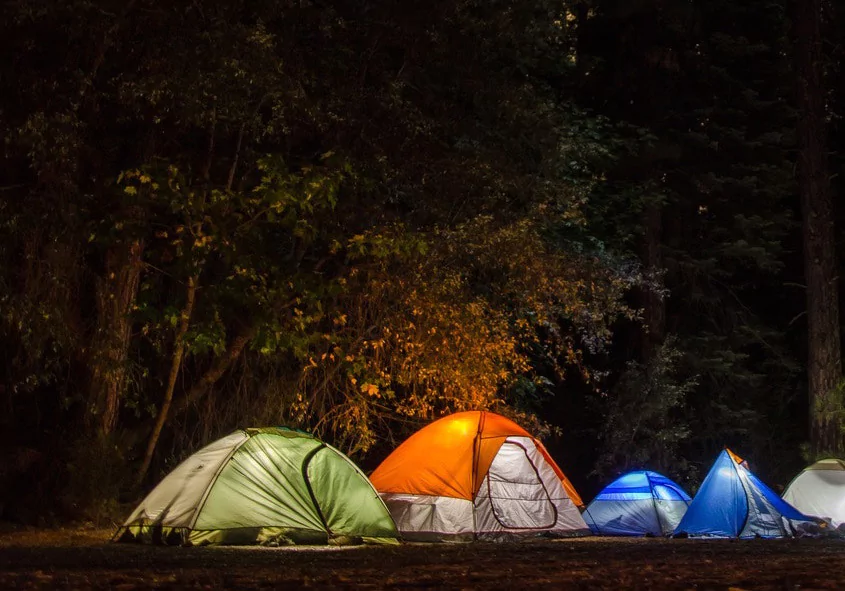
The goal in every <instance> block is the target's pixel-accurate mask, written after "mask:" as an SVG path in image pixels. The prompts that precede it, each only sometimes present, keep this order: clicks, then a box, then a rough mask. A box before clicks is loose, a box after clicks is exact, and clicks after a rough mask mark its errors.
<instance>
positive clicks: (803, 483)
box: [783, 458, 845, 527]
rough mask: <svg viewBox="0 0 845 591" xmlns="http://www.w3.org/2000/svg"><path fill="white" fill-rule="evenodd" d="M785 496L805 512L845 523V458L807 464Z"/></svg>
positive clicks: (836, 523) (835, 523) (790, 502)
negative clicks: (843, 459)
mask: <svg viewBox="0 0 845 591" xmlns="http://www.w3.org/2000/svg"><path fill="white" fill-rule="evenodd" d="M783 498H784V500H785V501H786V502H787V503H789V504H791V505H792V506H793V507H795V508H796V509H798V510H799V511H801V512H802V513H805V514H806V515H812V516H814V517H821V518H823V519H827V520H829V521H830V523H831V525H833V527H839V525H841V524H843V523H845V461H842V460H837V459H834V458H830V459H827V460H820V461H818V462H816V463H815V464H813V465H812V466H808V467H807V468H805V469H804V470H803V471H802V472H801V474H799V475H798V476H796V477H795V478H794V479H793V480H792V482H791V483H789V486H788V487H786V491H785V492H784V493H783Z"/></svg>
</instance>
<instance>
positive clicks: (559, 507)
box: [371, 411, 589, 541]
mask: <svg viewBox="0 0 845 591" xmlns="http://www.w3.org/2000/svg"><path fill="white" fill-rule="evenodd" d="M371 480H372V482H373V485H374V486H375V487H376V489H377V490H378V491H379V493H380V494H381V496H382V498H383V499H384V501H385V503H386V504H387V506H388V508H389V509H390V512H391V514H392V515H393V518H394V520H395V521H396V525H397V527H398V528H399V531H400V533H401V535H402V537H403V538H405V539H408V540H429V541H433V540H446V539H450V540H458V539H462V540H472V539H478V538H491V537H501V536H508V535H520V534H522V535H524V534H538V533H550V534H557V535H567V534H568V535H572V534H585V533H588V532H589V530H588V528H587V525H586V523H584V520H583V519H582V517H581V514H580V512H579V507H580V506H581V505H582V503H581V498H580V497H579V496H578V493H577V492H575V488H574V487H573V486H572V484H571V483H570V482H569V480H567V478H566V476H565V475H564V474H563V472H562V471H561V469H560V468H559V467H558V466H557V464H555V462H554V460H552V458H551V456H549V454H548V452H547V451H546V449H545V447H543V444H542V443H540V442H539V441H538V440H537V439H535V438H534V437H532V436H531V435H530V434H529V433H528V432H527V431H525V430H524V429H523V428H522V427H520V426H519V425H517V424H516V423H514V422H513V421H511V420H509V419H506V418H505V417H502V416H499V415H497V414H495V413H492V412H484V411H468V412H461V413H456V414H453V415H450V416H447V417H444V418H442V419H440V420H438V421H435V422H434V423H431V424H430V425H428V426H426V427H424V428H423V429H421V430H419V431H418V432H416V433H415V434H414V435H412V436H411V437H410V438H408V439H407V440H406V441H405V442H404V443H402V445H400V446H399V447H398V448H397V449H396V450H395V451H394V452H393V453H392V454H390V455H389V456H388V457H387V458H386V459H385V460H384V462H382V464H381V465H380V466H379V467H378V468H377V469H376V470H375V472H373V474H372V476H371Z"/></svg>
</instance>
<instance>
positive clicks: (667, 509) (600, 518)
mask: <svg viewBox="0 0 845 591" xmlns="http://www.w3.org/2000/svg"><path fill="white" fill-rule="evenodd" d="M689 504H690V497H689V495H688V494H687V493H686V492H685V491H684V489H683V488H681V486H680V485H679V484H677V483H676V482H674V481H672V480H670V479H669V478H666V477H665V476H663V475H662V474H658V473H657V472H650V471H646V470H640V471H636V472H628V473H627V474H623V475H622V476H620V477H619V478H617V479H616V480H614V481H613V482H611V483H610V484H608V485H607V486H606V487H604V489H602V491H601V492H600V493H599V494H598V496H596V498H595V499H593V501H592V502H591V503H590V504H589V505H588V506H587V509H586V511H584V520H585V521H586V522H587V525H588V526H589V527H590V531H592V532H593V533H594V534H598V535H603V536H668V535H671V534H672V532H673V531H675V527H677V525H678V523H679V522H680V521H681V518H682V517H683V516H684V513H686V511H687V507H688V506H689Z"/></svg>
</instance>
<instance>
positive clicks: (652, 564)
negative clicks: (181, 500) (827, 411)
mask: <svg viewBox="0 0 845 591" xmlns="http://www.w3.org/2000/svg"><path fill="white" fill-rule="evenodd" d="M110 534H111V531H108V532H106V531H102V530H94V531H81V530H50V531H48V530H30V531H13V532H8V531H7V532H0V588H3V589H18V590H24V589H79V588H91V589H121V590H126V591H129V590H132V589H151V588H169V589H173V588H191V589H224V588H225V589H268V588H282V587H287V586H291V587H292V588H301V589H349V588H364V589H380V588H387V589H423V588H441V589H473V588H487V589H514V588H517V589H518V588H523V589H527V588H531V589H533V588H549V589H562V588H565V589H729V588H734V589H770V590H775V589H777V590H785V589H790V590H792V589H802V590H806V589H842V588H845V569H843V568H841V567H842V565H843V564H845V541H843V540H831V539H828V540H812V539H800V540H665V539H635V538H614V539H611V538H578V539H566V540H554V541H536V542H525V543H500V544H496V543H475V544H413V545H409V544H406V545H402V546H392V547H374V546H366V547H345V548H329V547H321V548H312V547H295V548H262V547H254V546H253V547H226V546H221V547H204V548H196V547H195V548H183V547H158V546H145V545H134V544H109V543H107V539H108V536H109V535H110Z"/></svg>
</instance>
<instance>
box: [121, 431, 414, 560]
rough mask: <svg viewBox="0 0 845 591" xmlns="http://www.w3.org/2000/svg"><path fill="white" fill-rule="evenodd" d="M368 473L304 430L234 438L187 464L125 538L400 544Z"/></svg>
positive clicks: (142, 510)
mask: <svg viewBox="0 0 845 591" xmlns="http://www.w3.org/2000/svg"><path fill="white" fill-rule="evenodd" d="M396 537H397V533H396V526H395V524H394V523H393V519H392V518H391V517H390V513H389V512H388V511H387V508H386V507H385V505H384V503H383V502H382V501H381V499H380V498H379V496H378V493H377V492H376V491H375V489H374V488H373V486H372V484H370V481H369V480H367V477H366V476H364V473H363V472H361V471H360V470H359V469H358V468H357V467H356V466H355V464H353V463H352V461H351V460H350V459H349V458H347V457H346V456H345V455H343V454H342V453H341V452H339V451H338V450H336V449H335V448H333V447H331V446H330V445H327V444H325V443H323V442H322V441H319V440H318V439H316V438H315V437H313V436H312V435H309V434H308V433H304V432H302V431H297V430H292V429H286V428H266V429H246V430H241V431H235V432H234V433H232V434H231V435H228V436H227V437H224V438H222V439H219V440H217V441H215V442H214V443H211V444H210V445H207V446H206V447H204V448H202V449H201V450H199V451H198V452H196V453H195V454H194V455H192V456H191V457H189V458H188V459H187V460H185V461H184V462H182V463H181V464H179V465H178V466H177V467H176V469H175V470H173V472H171V473H170V474H168V475H167V477H165V478H164V480H162V481H161V483H159V485H158V486H157V487H155V488H154V489H153V490H152V492H150V494H149V495H147V497H146V498H145V499H144V500H143V501H142V502H141V504H140V505H139V506H138V508H136V509H135V511H134V512H133V513H132V515H131V516H130V517H129V519H127V520H126V523H124V524H123V526H122V527H121V528H120V529H119V530H118V531H117V533H116V534H115V537H114V539H115V540H117V541H139V542H154V543H164V544H185V545H203V544H265V545H287V544H353V543H361V542H382V543H385V542H388V543H389V542H395V540H396Z"/></svg>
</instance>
